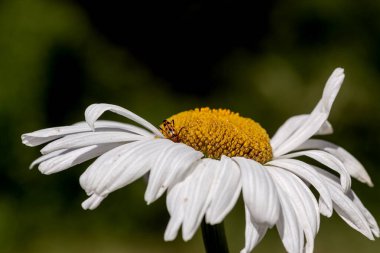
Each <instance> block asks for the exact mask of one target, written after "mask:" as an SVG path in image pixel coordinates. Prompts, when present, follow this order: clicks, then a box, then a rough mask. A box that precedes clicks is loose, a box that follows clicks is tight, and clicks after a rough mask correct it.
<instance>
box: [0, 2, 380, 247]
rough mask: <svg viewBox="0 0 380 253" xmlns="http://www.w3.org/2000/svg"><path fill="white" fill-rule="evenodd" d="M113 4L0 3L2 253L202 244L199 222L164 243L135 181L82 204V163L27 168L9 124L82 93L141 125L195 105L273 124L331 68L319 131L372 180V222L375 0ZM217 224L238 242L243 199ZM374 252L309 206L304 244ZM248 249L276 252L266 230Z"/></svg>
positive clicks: (64, 119) (26, 125) (377, 80)
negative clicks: (309, 239)
mask: <svg viewBox="0 0 380 253" xmlns="http://www.w3.org/2000/svg"><path fill="white" fill-rule="evenodd" d="M120 2H122V1H87V0H81V1H68V0H67V1H64V0H61V1H59V0H3V1H0V135H1V137H0V151H1V158H0V252H1V253H3V252H4V253H5V252H92V253H101V252H102V253H105V252H112V253H114V252H115V253H119V252H120V253H121V252H202V251H203V246H202V242H201V238H200V234H199V233H197V235H196V236H195V237H194V238H193V239H192V240H191V241H190V242H187V243H185V242H183V241H182V239H177V240H176V241H175V242H170V243H166V242H164V241H163V233H164V230H165V227H166V223H167V221H168V214H167V211H166V207H165V201H164V199H160V200H159V201H157V202H155V203H154V204H152V205H151V206H146V204H145V202H144V201H143V194H144V188H145V185H144V182H143V181H142V180H140V181H138V182H136V183H133V184H132V185H130V186H128V187H126V188H123V189H121V190H119V191H117V192H115V193H113V194H111V195H110V196H109V197H108V198H107V199H106V200H105V201H104V202H103V203H102V205H101V206H100V207H99V208H98V209H96V210H95V211H84V210H82V209H81V207H80V203H81V202H82V201H83V200H84V199H85V198H86V196H85V193H84V192H83V191H82V189H81V188H80V186H79V183H78V178H79V176H80V174H81V172H82V171H83V170H84V169H85V168H86V166H88V163H86V164H84V165H81V166H76V167H75V168H72V169H70V170H68V171H64V172H61V173H59V174H56V175H51V176H44V175H41V174H40V173H39V172H38V170H36V169H34V170H32V171H29V170H28V166H29V164H30V163H31V162H32V161H33V159H35V158H37V157H38V148H33V149H31V148H28V147H25V146H23V145H22V144H21V141H20V135H21V134H22V133H24V132H30V131H34V130H37V129H40V128H46V127H51V126H56V125H67V124H72V123H74V122H77V121H81V120H83V119H84V117H83V112H84V110H85V108H86V107H87V106H88V105H89V104H91V103H94V102H108V103H113V104H118V105H121V106H123V107H126V108H128V109H130V110H132V111H134V112H135V113H137V114H138V115H140V116H142V117H144V118H145V119H147V120H148V121H150V122H152V123H153V124H154V125H158V124H160V122H161V121H162V120H163V119H165V118H166V117H169V116H170V115H172V114H175V113H177V112H180V111H183V110H186V109H191V108H194V107H200V106H210V107H223V108H229V109H231V110H233V111H238V112H240V114H242V115H243V116H247V117H251V118H253V119H255V120H256V121H258V122H260V123H261V124H262V125H263V126H264V127H265V128H266V129H267V130H268V132H269V134H270V135H273V133H274V132H275V130H276V129H277V128H278V127H279V126H280V124H281V123H282V122H283V121H284V120H286V119H287V118H288V117H290V116H292V115H294V114H301V113H308V112H310V111H311V110H312V108H313V107H314V105H315V104H316V103H317V101H318V99H319V98H320V96H321V93H322V89H323V86H324V83H325V81H326V79H327V78H328V76H329V75H330V73H331V72H332V71H333V69H334V68H335V67H338V66H341V67H344V68H345V72H346V80H345V82H344V85H343V88H342V90H341V92H340V94H339V96H338V97H337V100H336V102H335V104H334V107H333V110H332V112H331V117H330V121H331V123H332V124H333V126H334V129H335V133H334V135H333V136H328V137H326V138H327V139H328V140H331V141H334V142H336V143H338V144H339V145H342V146H343V147H345V148H346V149H348V150H349V151H350V152H352V153H353V154H354V155H355V156H356V157H357V158H359V160H360V161H361V162H362V163H363V164H364V165H365V167H366V168H367V170H368V172H369V174H370V175H371V177H372V179H373V181H374V184H375V187H374V188H369V187H367V186H365V185H362V184H360V183H358V182H356V181H355V182H354V183H353V188H354V189H355V191H356V192H357V193H358V195H359V196H360V197H361V199H362V200H363V202H364V203H365V205H366V206H367V207H368V209H369V210H370V211H371V212H372V213H373V215H374V216H375V218H377V220H378V221H379V220H380V205H379V196H380V195H379V194H380V168H379V161H378V159H379V144H380V134H379V128H380V113H379V109H380V104H379V95H380V15H379V13H380V2H379V1H369V0H365V1H355V2H354V1H343V0H334V1H328V0H323V1H291V0H285V1H279V0H278V1H267V2H265V1H262V2H259V3H257V4H256V3H251V4H245V3H243V2H240V1H220V2H216V3H211V2H210V3H204V2H201V1H183V2H181V3H178V2H175V1H172V2H163V3H162V2H159V1H157V2H155V3H150V2H148V1H140V2H139V3H134V4H127V3H124V4H121V3H120ZM106 117H108V118H112V119H117V120H124V119H123V118H121V117H114V116H112V115H109V114H107V115H106ZM226 229H227V236H228V238H229V243H230V247H231V252H238V250H240V249H241V248H242V247H243V244H244V214H243V211H242V203H239V204H238V207H237V208H235V209H234V211H233V212H232V213H231V214H230V215H229V216H228V217H227V220H226ZM379 250H380V242H379V241H375V242H371V241H369V240H368V239H366V238H365V237H364V236H362V235H361V234H359V233H357V232H355V231H354V230H353V229H351V228H350V227H349V226H348V225H346V224H345V223H344V222H343V221H342V220H341V219H340V218H337V215H336V214H335V215H334V216H333V218H331V219H325V218H322V220H321V229H320V232H319V234H318V236H317V238H316V246H315V252H326V253H327V252H361V253H365V252H378V251H379ZM255 252H284V249H283V246H282V244H281V242H280V240H279V238H278V235H277V232H276V231H275V230H274V229H273V230H272V231H270V232H269V234H268V235H267V236H266V237H265V238H264V240H263V242H262V243H261V244H260V245H259V246H258V247H257V249H256V250H255Z"/></svg>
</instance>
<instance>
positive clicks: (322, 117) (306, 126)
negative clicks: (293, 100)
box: [273, 68, 344, 157]
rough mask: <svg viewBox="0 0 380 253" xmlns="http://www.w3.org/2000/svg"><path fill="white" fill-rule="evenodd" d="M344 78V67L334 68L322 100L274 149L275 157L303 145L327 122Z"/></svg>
mask: <svg viewBox="0 0 380 253" xmlns="http://www.w3.org/2000/svg"><path fill="white" fill-rule="evenodd" d="M343 79H344V73H343V69H341V68H337V69H335V70H334V72H333V73H332V75H331V76H330V78H329V79H328V80H327V83H326V86H325V89H324V91H323V95H322V98H321V100H320V101H319V102H318V104H317V106H316V107H315V108H314V110H313V111H312V112H311V114H310V115H309V117H308V118H307V120H306V121H305V122H304V123H303V124H302V125H301V126H299V128H298V129H297V130H295V131H294V132H293V133H292V134H291V135H290V136H289V137H288V138H287V139H286V140H285V141H283V143H282V144H281V145H279V146H278V147H277V148H276V149H274V150H273V155H274V157H278V156H280V155H283V154H286V153H288V152H290V151H292V150H293V149H294V148H296V147H298V146H299V145H301V144H302V143H303V142H305V141H306V140H307V139H309V138H310V137H311V136H313V135H314V134H316V133H317V132H318V130H319V129H320V128H321V127H322V125H323V124H324V122H326V120H327V118H328V116H329V113H330V110H331V106H332V104H333V102H334V100H335V97H336V95H337V94H338V91H339V89H340V86H341V84H342V82H343Z"/></svg>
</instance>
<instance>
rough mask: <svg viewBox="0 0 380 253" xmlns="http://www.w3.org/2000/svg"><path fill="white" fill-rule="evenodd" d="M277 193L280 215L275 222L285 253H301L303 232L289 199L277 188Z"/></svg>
mask: <svg viewBox="0 0 380 253" xmlns="http://www.w3.org/2000/svg"><path fill="white" fill-rule="evenodd" d="M277 192H278V196H279V200H280V203H281V214H280V218H279V220H278V222H277V224H276V225H277V230H278V233H279V234H280V237H281V240H282V243H283V244H284V246H285V248H286V251H287V252H292V253H301V252H302V249H303V245H304V238H303V231H302V228H301V226H300V224H299V222H298V218H297V213H296V212H295V210H294V208H293V206H292V204H291V199H290V198H289V197H288V196H287V194H286V193H285V192H284V191H283V190H282V189H281V188H280V187H278V186H277Z"/></svg>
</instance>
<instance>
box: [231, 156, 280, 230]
mask: <svg viewBox="0 0 380 253" xmlns="http://www.w3.org/2000/svg"><path fill="white" fill-rule="evenodd" d="M233 160H235V161H236V162H237V164H238V165H239V167H240V171H241V178H242V186H243V198H244V203H245V204H246V205H247V207H248V209H249V211H250V212H251V215H252V218H253V221H254V222H255V223H257V224H264V225H268V226H269V227H272V226H273V225H274V224H275V223H276V222H277V220H278V218H279V213H280V203H279V201H278V195H277V191H276V187H275V185H274V183H273V181H272V178H271V177H270V175H269V174H268V172H267V171H266V169H265V167H264V166H263V165H261V164H260V163H258V162H256V161H254V160H251V159H246V158H242V157H234V158H233Z"/></svg>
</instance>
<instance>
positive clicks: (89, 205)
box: [82, 194, 107, 210]
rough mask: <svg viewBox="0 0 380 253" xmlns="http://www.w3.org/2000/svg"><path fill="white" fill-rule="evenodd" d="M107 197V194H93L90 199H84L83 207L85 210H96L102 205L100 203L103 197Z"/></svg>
mask: <svg viewBox="0 0 380 253" xmlns="http://www.w3.org/2000/svg"><path fill="white" fill-rule="evenodd" d="M105 197H107V196H99V195H97V194H93V195H91V196H90V197H89V198H88V199H86V200H85V201H83V203H82V208H83V209H85V210H88V209H89V210H94V209H95V208H97V207H98V206H99V205H100V203H101V202H102V201H103V199H105Z"/></svg>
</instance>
